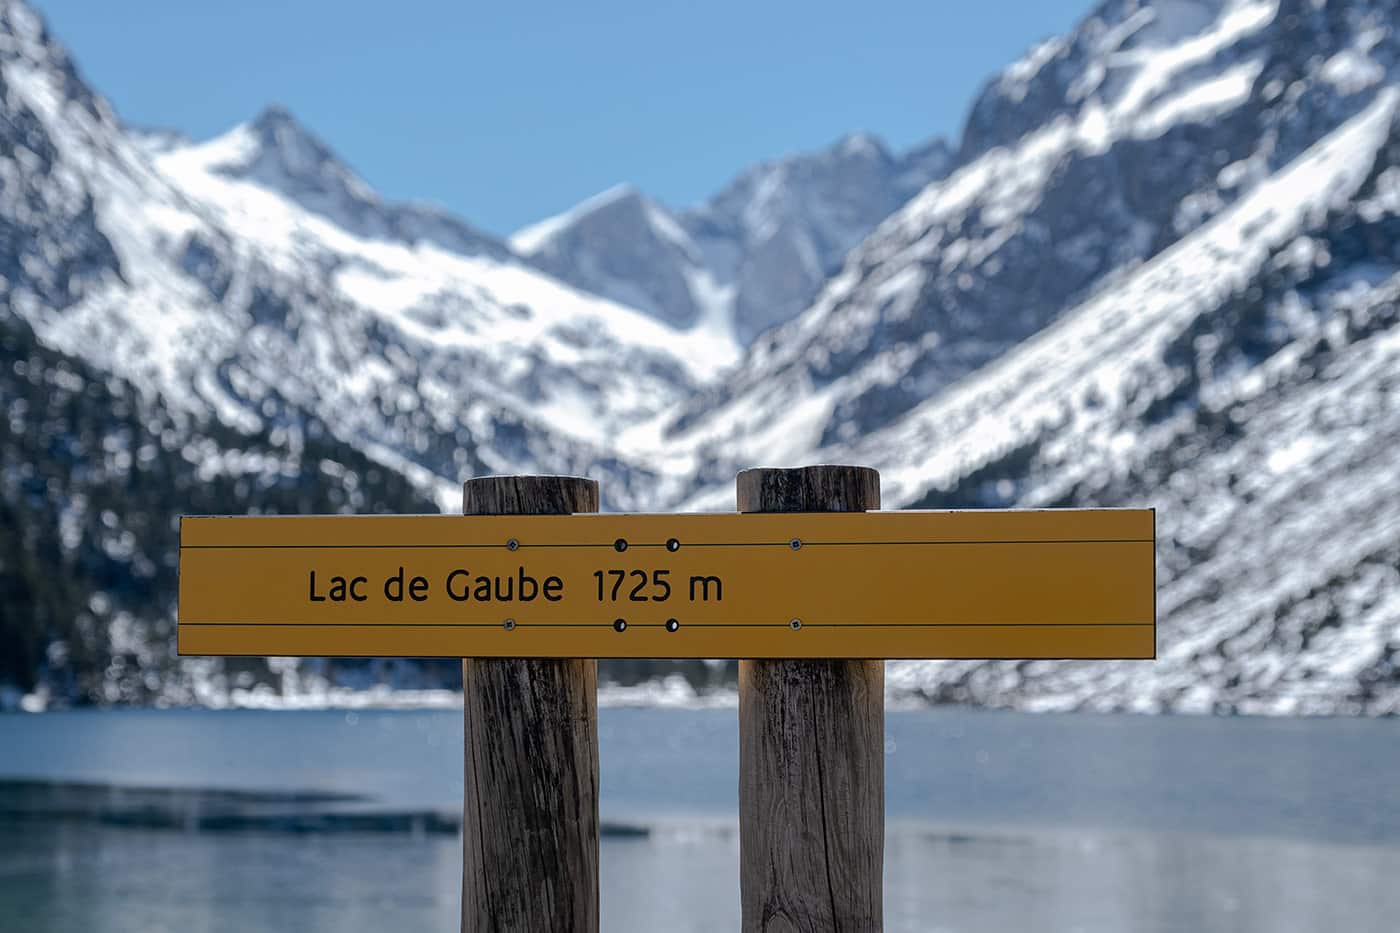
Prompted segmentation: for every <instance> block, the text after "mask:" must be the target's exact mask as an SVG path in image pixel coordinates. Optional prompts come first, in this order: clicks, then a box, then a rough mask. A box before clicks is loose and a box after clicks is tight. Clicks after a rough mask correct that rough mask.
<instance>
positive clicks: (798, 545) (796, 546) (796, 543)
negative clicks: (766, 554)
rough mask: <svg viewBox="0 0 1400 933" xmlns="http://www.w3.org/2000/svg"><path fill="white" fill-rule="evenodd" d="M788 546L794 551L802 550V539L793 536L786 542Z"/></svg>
mask: <svg viewBox="0 0 1400 933" xmlns="http://www.w3.org/2000/svg"><path fill="white" fill-rule="evenodd" d="M788 547H790V548H792V549H793V550H794V551H800V550H802V539H801V538H793V539H792V540H791V541H789V542H788Z"/></svg>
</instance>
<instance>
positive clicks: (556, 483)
mask: <svg viewBox="0 0 1400 933" xmlns="http://www.w3.org/2000/svg"><path fill="white" fill-rule="evenodd" d="M596 511H598V481H597V480H592V479H586V478H585V477H582V476H548V475H542V476H481V477H477V478H475V479H469V480H467V481H466V482H465V483H463V484H462V514H463V515H572V514H575V513H579V512H596Z"/></svg>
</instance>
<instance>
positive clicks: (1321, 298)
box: [655, 0, 1400, 712]
mask: <svg viewBox="0 0 1400 933" xmlns="http://www.w3.org/2000/svg"><path fill="white" fill-rule="evenodd" d="M1397 22H1400V6H1398V5H1397V4H1396V3H1395V2H1377V3H1335V2H1334V3H1314V2H1310V0H1282V2H1279V3H1274V2H1263V0H1226V2H1218V3H1161V2H1159V3H1133V2H1109V3H1106V4H1104V5H1102V6H1101V7H1099V8H1098V9H1097V10H1096V12H1095V13H1094V14H1093V15H1091V16H1090V17H1089V18H1088V19H1087V20H1085V22H1084V23H1083V24H1082V25H1081V26H1080V27H1079V29H1078V30H1077V31H1076V32H1075V33H1074V34H1073V35H1071V36H1069V37H1067V38H1065V39H1063V40H1056V41H1053V42H1051V43H1047V44H1046V45H1043V46H1041V47H1039V48H1037V49H1036V50H1034V51H1033V52H1032V53H1031V54H1030V55H1029V56H1028V57H1027V58H1025V59H1024V60H1022V61H1020V62H1018V63H1016V64H1015V65H1013V66H1012V67H1011V68H1009V69H1008V70H1007V71H1006V72H1004V73H1003V74H1002V75H1001V76H999V77H998V78H997V79H996V80H994V81H993V82H992V83H991V84H990V85H989V86H988V88H987V90H986V91H985V92H984V94H983V96H982V97H981V99H980V100H979V101H978V103H977V104H976V105H975V106H974V108H973V111H972V116H971V118H970V120H969V128H968V133H967V137H966V139H965V140H964V142H963V144H962V148H961V150H960V155H959V159H960V163H959V166H958V167H957V168H956V169H954V171H953V172H952V173H951V174H950V175H949V176H948V177H947V178H946V179H945V180H943V181H941V182H938V183H935V184H933V185H931V186H929V187H928V188H927V189H925V190H924V191H923V192H922V193H921V194H920V195H919V196H918V197H916V198H915V199H914V200H913V201H912V202H910V203H909V204H908V205H907V206H906V207H905V208H904V209H902V210H901V211H900V212H899V213H897V214H896V215H895V216H894V217H892V218H891V219H890V220H889V221H887V222H886V223H885V224H883V225H882V226H881V227H880V229H879V230H877V231H876V233H875V234H873V235H872V236H871V237H870V238H869V239H868V240H867V241H866V242H865V243H863V244H862V245H861V247H859V248H858V249H857V250H856V251H855V252H853V253H852V255H851V257H850V259H849V260H848V262H847V263H846V266H845V267H844V269H843V270H842V272H841V273H840V274H839V275H838V276H836V277H835V278H834V279H833V280H832V281H831V282H830V283H828V285H827V287H826V288H825V289H824V291H823V293H822V294H821V296H820V297H819V298H818V299H817V301H816V302H815V303H814V305H813V306H812V307H811V308H810V309H809V310H808V311H806V312H804V313H803V315H801V316H800V317H799V318H798V319H796V320H795V321H793V322H792V323H791V324H790V325H788V326H786V327H785V328H782V329H780V330H779V331H777V332H774V333H772V334H770V335H767V336H766V337H765V338H764V339H763V340H762V341H761V342H760V344H759V345H758V346H756V347H755V348H754V349H753V351H752V352H751V353H750V354H749V355H748V356H747V358H746V360H745V362H744V364H743V366H742V368H741V369H740V373H739V375H738V377H737V378H731V379H728V380H726V382H725V383H724V384H723V385H722V386H720V387H718V388H716V389H714V390H712V391H711V392H710V393H708V394H706V395H704V396H702V397H701V398H699V399H697V400H695V401H693V402H691V403H689V407H688V409H687V410H686V412H685V413H684V414H683V415H682V416H681V417H680V418H678V419H676V421H675V422H673V423H672V425H671V428H670V435H669V437H668V438H666V440H665V441H664V448H663V449H665V450H667V451H668V455H669V456H670V457H672V458H673V460H672V468H673V469H674V470H675V471H676V472H677V474H678V475H686V476H690V477H692V482H694V483H695V484H696V487H697V491H696V492H695V493H694V494H693V495H692V496H691V497H690V498H689V499H688V504H689V505H691V506H696V505H711V506H718V505H720V504H721V503H727V502H728V501H729V500H730V497H731V496H732V493H731V490H730V484H729V482H728V479H727V477H728V475H729V473H730V470H731V469H732V468H733V467H734V466H736V465H739V464H743V465H749V464H752V463H755V462H769V461H772V462H776V463H795V462H799V461H808V462H810V461H814V460H815V461H822V460H826V461H839V462H857V463H863V464H869V465H872V466H876V467H878V468H880V469H881V471H882V474H883V480H884V484H885V492H886V501H887V503H888V504H890V505H895V506H911V505H913V506H925V507H968V506H972V507H986V506H1010V505H1119V504H1135V505H1153V506H1155V507H1156V508H1157V510H1158V519H1159V534H1160V536H1161V542H1162V547H1161V552H1160V554H1161V573H1160V580H1159V582H1160V590H1159V613H1160V618H1161V629H1160V636H1159V637H1160V648H1159V660H1158V661H1156V662H1155V663H1151V664H1145V663H1128V662H1125V663H1122V664H1109V665H1105V664H1098V663H1095V664H1085V663H1079V664H1074V663H1052V662H1027V663H1008V662H982V663H977V662H948V663H928V662H892V664H891V670H890V681H889V682H890V684H891V686H892V689H894V690H895V691H897V692H899V691H910V692H914V693H918V694H922V695H926V696H929V697H932V698H936V699H970V700H976V701H980V702H992V703H1017V704H1024V705H1033V706H1037V707H1075V706H1079V705H1089V706H1094V707H1101V708H1133V709H1145V710H1155V709H1189V710H1202V709H1213V708H1218V709H1240V710H1255V711H1315V712H1323V711H1353V710H1368V711H1372V712H1379V711H1395V710H1396V709H1398V708H1400V664H1397V658H1398V657H1400V507H1397V503H1400V498H1397V496H1396V490H1397V489H1400V454H1397V453H1396V451H1397V450H1400V381H1397V379H1400V339H1398V338H1400V329H1398V328H1397V324H1400V317H1397V315H1398V314H1400V311H1397V303H1400V249H1397V245H1396V244H1397V243H1400V118H1398V117H1397V112H1398V111H1400V37H1397V35H1396V25H1395V24H1396V23H1397ZM1047 325H1048V326H1047ZM798 400H800V401H798ZM655 442H656V443H658V444H659V445H660V444H663V442H662V441H661V440H656V441H655ZM683 449H688V450H689V451H690V456H691V457H692V458H693V459H690V460H686V459H685V457H684V455H682V454H681V453H680V452H679V451H680V450H683ZM725 457H729V458H731V459H729V460H728V461H727V462H725V461H724V458H725ZM717 462H719V464H720V465H719V466H716V465H715V464H716V463H717ZM702 464H703V466H702Z"/></svg>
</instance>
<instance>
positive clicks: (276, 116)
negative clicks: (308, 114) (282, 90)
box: [209, 103, 377, 201]
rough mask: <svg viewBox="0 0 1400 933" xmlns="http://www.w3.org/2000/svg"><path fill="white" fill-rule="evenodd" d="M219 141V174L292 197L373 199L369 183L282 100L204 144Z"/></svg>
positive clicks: (217, 167)
mask: <svg viewBox="0 0 1400 933" xmlns="http://www.w3.org/2000/svg"><path fill="white" fill-rule="evenodd" d="M220 142H223V143H226V144H227V145H226V146H225V147H224V148H226V149H227V151H226V152H225V153H223V155H224V156H225V157H223V158H220V159H219V160H218V164H217V166H216V167H215V169H216V170H217V171H218V172H219V173H220V174H222V175H228V176H231V177H235V178H246V179H248V180H249V181H254V182H257V183H259V184H261V185H263V186H264V187H268V188H271V189H273V190H275V191H280V192H282V193H284V194H287V195H289V196H291V197H293V198H295V199H297V200H301V199H302V197H303V196H305V195H307V194H317V195H321V196H332V197H336V198H341V197H348V198H350V199H352V200H356V201H373V200H377V198H376V197H375V195H374V192H373V191H372V190H371V189H370V187H369V185H367V184H366V183H365V182H364V181H363V180H362V179H361V178H360V177H359V176H358V175H356V174H355V172H354V171H353V170H351V169H350V167H349V166H347V165H346V164H345V163H344V162H342V161H341V160H340V158H339V157H338V156H337V155H336V154H335V153H334V152H333V151H332V150H331V148H330V146H328V145H327V144H326V143H325V142H324V141H323V140H322V139H321V138H320V137H319V136H317V135H316V134H315V133H314V132H312V131H311V130H310V129H308V128H307V127H306V125H305V124H303V123H302V122H301V121H299V120H298V119H297V118H296V117H295V116H293V115H292V112H291V111H290V110H288V109H287V108H286V107H284V106H282V105H281V104H275V103H274V104H269V105H268V106H267V107H264V108H263V110H262V112H260V113H259V114H258V115H257V117H255V118H254V119H253V120H252V121H251V122H249V123H245V124H242V125H241V126H238V127H235V128H234V129H233V130H232V131H230V132H229V133H228V134H225V136H223V137H220V138H219V139H218V140H214V141H213V143H211V144H209V145H211V146H213V145H215V144H218V143H220Z"/></svg>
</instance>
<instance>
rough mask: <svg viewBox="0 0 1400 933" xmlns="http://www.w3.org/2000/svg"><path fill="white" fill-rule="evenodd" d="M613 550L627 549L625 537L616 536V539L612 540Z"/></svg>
mask: <svg viewBox="0 0 1400 933" xmlns="http://www.w3.org/2000/svg"><path fill="white" fill-rule="evenodd" d="M613 550H616V551H625V550H627V539H626V538H618V539H617V540H616V541H614V542H613Z"/></svg>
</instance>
